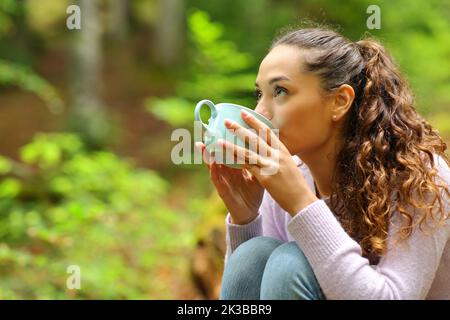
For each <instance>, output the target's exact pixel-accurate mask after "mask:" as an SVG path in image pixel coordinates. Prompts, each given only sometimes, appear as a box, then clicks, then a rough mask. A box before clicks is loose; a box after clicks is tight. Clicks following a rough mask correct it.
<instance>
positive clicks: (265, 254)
mask: <svg viewBox="0 0 450 320" xmlns="http://www.w3.org/2000/svg"><path fill="white" fill-rule="evenodd" d="M282 244H283V242H282V241H281V240H278V239H275V238H271V237H255V238H251V239H249V240H247V241H245V242H243V243H242V244H241V245H239V246H238V247H237V248H236V250H234V252H233V253H232V254H231V256H230V258H229V261H232V260H243V261H247V262H248V261H250V260H252V261H251V262H253V263H252V264H254V263H255V262H256V263H257V262H262V263H264V264H265V263H266V262H267V259H269V257H270V255H271V254H272V252H273V251H274V250H275V249H276V248H277V247H279V246H280V245H282Z"/></svg>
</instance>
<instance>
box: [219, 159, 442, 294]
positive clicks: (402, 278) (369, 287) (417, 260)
mask: <svg viewBox="0 0 450 320" xmlns="http://www.w3.org/2000/svg"><path fill="white" fill-rule="evenodd" d="M293 159H294V160H295V161H296V163H297V164H298V165H299V170H301V172H302V173H303V176H304V177H305V179H306V182H307V183H308V185H309V187H310V188H311V190H312V191H315V185H314V180H313V177H312V175H311V173H310V171H309V169H308V167H307V166H306V164H304V163H303V162H301V161H300V159H299V158H298V157H297V156H293ZM434 160H435V166H436V169H437V170H438V172H439V173H438V175H439V177H440V178H443V179H444V180H445V183H446V184H447V185H450V169H449V167H448V165H447V164H446V163H445V161H444V159H443V158H442V157H440V156H438V155H434ZM439 182H442V181H439ZM441 194H442V200H443V203H444V205H445V208H446V213H448V212H449V211H450V199H449V198H448V197H447V196H446V195H445V193H444V192H443V191H442V192H441ZM421 210H422V209H415V208H410V211H409V212H411V213H413V212H414V213H420V212H422V211H421ZM399 216H400V215H399V214H395V213H394V214H393V216H392V219H391V221H390V222H389V223H390V225H389V232H388V238H387V251H386V253H385V254H384V255H383V256H381V257H380V259H379V261H378V263H377V264H370V262H369V259H367V258H365V257H363V255H362V250H361V246H360V245H359V243H358V242H357V241H355V240H354V239H353V238H352V237H350V236H349V235H348V234H347V233H346V232H345V230H344V228H343V227H342V225H341V224H340V222H339V221H338V218H337V217H336V215H335V214H334V213H333V212H332V211H331V209H330V202H329V198H323V199H318V200H316V201H315V202H313V203H311V204H309V205H308V206H307V207H305V208H303V209H302V210H300V211H299V212H298V213H297V214H296V215H295V216H294V217H292V216H290V215H289V214H288V213H287V212H286V211H284V210H283V209H281V208H280V206H279V205H278V204H277V203H276V202H275V201H274V199H273V198H272V197H271V196H270V194H269V193H268V192H267V191H265V192H264V196H263V200H262V203H261V206H260V208H259V212H258V216H257V217H256V218H255V219H254V220H253V221H251V222H250V223H248V224H246V225H235V224H232V223H231V220H230V214H229V213H228V214H227V216H226V219H225V223H226V244H227V252H226V255H225V264H226V263H227V260H228V257H229V255H230V254H231V253H232V252H233V251H234V250H235V249H236V248H237V247H238V246H239V245H240V244H241V243H243V242H245V241H246V240H248V239H250V238H253V237H257V236H268V237H273V238H277V239H280V240H282V241H284V242H288V241H296V243H297V244H298V246H299V248H300V249H301V250H302V251H303V253H304V254H305V256H306V258H307V259H308V261H309V263H310V264H311V267H312V269H313V271H314V274H315V276H316V278H317V281H318V282H319V285H320V287H321V288H322V291H323V293H324V294H325V296H326V298H327V299H446V300H447V299H450V241H449V237H450V219H449V220H446V222H445V224H444V225H443V226H438V227H437V228H435V229H430V228H425V229H424V231H422V230H420V229H419V228H417V227H415V228H414V229H413V231H412V234H411V236H410V237H409V238H408V239H406V240H404V241H403V242H398V241H392V235H393V234H394V233H395V232H396V231H397V230H398V226H399V225H401V223H402V220H400V218H399ZM419 216H420V215H419V214H415V215H414V218H415V219H416V218H417V217H419ZM414 221H416V220H414ZM427 225H429V226H430V227H433V226H435V225H432V223H431V222H428V224H427ZM433 230H434V231H433Z"/></svg>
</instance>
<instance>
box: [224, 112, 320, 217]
mask: <svg viewBox="0 0 450 320" xmlns="http://www.w3.org/2000/svg"><path fill="white" fill-rule="evenodd" d="M242 119H243V120H244V121H245V122H246V123H247V124H248V125H249V126H250V127H251V128H254V129H255V130H256V134H255V132H253V130H249V129H246V128H244V127H242V126H241V125H239V124H237V123H235V122H233V121H230V120H228V119H227V120H225V125H226V127H227V128H228V129H229V130H230V131H231V132H232V133H233V134H235V135H236V136H238V137H239V138H240V139H242V140H243V141H245V142H247V143H248V145H249V146H250V148H249V149H246V148H242V147H240V146H237V145H235V144H233V143H230V142H228V141H226V140H219V145H220V146H222V147H223V148H224V151H225V152H230V153H231V154H232V155H233V156H234V158H235V160H238V159H239V161H243V162H244V165H243V168H245V169H247V170H248V171H249V172H250V173H251V174H252V175H253V176H254V177H255V178H256V179H257V180H258V181H259V183H260V184H261V186H262V187H264V188H265V189H266V190H267V191H268V192H269V193H270V195H271V196H272V198H273V199H274V200H275V201H276V202H277V203H278V204H279V206H280V207H281V208H283V209H284V210H285V211H286V212H288V213H289V214H290V215H291V216H294V215H295V214H297V213H298V212H299V211H300V210H301V209H303V208H304V207H306V206H307V205H309V204H311V203H312V202H314V201H316V200H318V198H317V197H316V196H315V195H314V193H313V192H312V191H311V189H310V188H309V187H308V185H307V183H306V180H305V178H304V177H303V175H302V174H301V172H300V170H299V169H298V167H297V165H296V163H295V161H294V160H293V159H292V156H291V154H290V153H289V151H288V150H287V148H286V147H285V146H284V144H283V143H282V142H281V141H280V140H279V139H278V137H277V135H275V133H274V132H273V131H272V130H271V129H270V128H269V127H268V126H267V125H265V124H264V123H262V122H261V121H259V120H258V119H256V118H255V117H253V116H251V115H249V114H247V113H245V112H242ZM239 163H242V162H239Z"/></svg>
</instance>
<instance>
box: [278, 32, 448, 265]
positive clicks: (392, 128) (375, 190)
mask: <svg viewBox="0 0 450 320" xmlns="http://www.w3.org/2000/svg"><path fill="white" fill-rule="evenodd" d="M278 45H292V46H296V47H298V48H300V49H302V50H312V51H311V54H306V55H304V58H303V59H304V60H303V65H304V66H305V68H306V71H307V72H312V73H314V74H316V75H318V76H319V78H320V81H321V87H322V89H323V90H324V92H328V93H330V92H332V91H333V90H334V89H336V88H338V87H339V86H341V85H342V84H348V85H350V86H352V88H353V90H354V91H355V98H354V101H353V103H352V105H351V107H350V109H349V112H348V113H347V115H346V118H345V120H344V122H343V125H342V128H341V134H342V138H343V141H344V143H343V147H342V149H341V150H339V152H338V155H337V161H336V167H335V170H334V175H333V180H332V181H333V182H332V191H333V192H332V194H331V196H330V203H331V207H332V210H333V209H334V210H333V211H334V212H335V214H337V216H338V217H337V218H338V219H339V220H340V222H341V224H342V226H343V227H344V229H345V230H346V232H347V233H348V234H349V235H350V236H352V237H353V238H354V239H357V241H358V242H359V244H360V245H361V248H362V253H363V256H366V257H368V258H369V260H371V261H372V262H373V261H374V257H375V258H376V259H379V258H380V256H381V255H383V254H384V253H385V251H386V247H387V246H386V239H387V236H388V229H389V221H391V218H392V214H393V213H394V212H397V213H398V214H399V215H400V216H401V218H402V219H401V221H402V222H404V223H402V224H401V226H402V228H401V229H399V235H400V240H403V239H406V238H408V237H409V236H410V235H411V232H412V230H413V228H414V227H415V225H417V224H419V227H420V229H422V224H423V223H424V221H425V220H426V219H427V218H428V217H432V219H433V220H434V221H437V222H438V225H440V224H442V223H443V222H444V221H445V220H446V219H447V218H448V217H449V213H448V212H445V209H444V205H443V203H442V196H441V194H440V190H439V188H443V189H444V190H445V192H446V194H447V196H449V195H450V193H449V189H448V186H446V185H445V184H439V183H438V182H437V181H435V180H434V179H435V177H437V175H438V172H437V169H436V168H435V163H434V156H433V155H439V156H441V157H442V158H443V159H445V161H446V163H447V164H448V165H449V166H450V159H449V156H448V155H447V154H446V152H445V150H446V149H447V146H446V144H445V142H444V141H443V140H442V138H441V137H440V136H439V133H438V131H437V130H435V129H433V127H432V126H431V125H430V124H429V123H428V122H427V121H426V120H425V119H424V118H423V117H422V116H421V115H419V114H418V112H417V111H416V109H415V107H414V96H413V94H412V92H411V90H410V88H409V86H408V84H407V81H406V80H405V79H404V77H402V75H401V74H400V72H399V70H398V68H397V66H396V65H395V63H394V61H393V59H392V57H391V56H390V55H389V54H388V52H387V51H386V49H385V48H384V47H383V46H382V45H381V44H380V43H379V42H378V41H377V40H375V39H371V38H366V39H363V40H360V41H358V42H352V41H350V40H349V39H347V38H345V37H344V36H342V35H340V34H339V33H337V32H335V31H333V30H330V29H326V28H305V29H297V30H289V31H288V32H285V33H284V34H281V35H280V36H278V37H277V38H275V40H274V42H273V43H272V46H271V47H270V49H272V48H274V47H276V46H278ZM427 196H434V197H432V198H428V197H427ZM436 202H438V203H439V206H440V207H439V208H440V210H439V211H438V212H439V213H440V214H439V215H438V216H436V215H435V214H434V213H433V208H435V203H436ZM338 204H339V206H342V207H340V208H341V209H342V210H337V209H338ZM409 205H410V206H412V207H413V208H421V209H425V211H423V214H421V215H419V216H417V215H414V213H413V211H412V210H409V209H408V206H409Z"/></svg>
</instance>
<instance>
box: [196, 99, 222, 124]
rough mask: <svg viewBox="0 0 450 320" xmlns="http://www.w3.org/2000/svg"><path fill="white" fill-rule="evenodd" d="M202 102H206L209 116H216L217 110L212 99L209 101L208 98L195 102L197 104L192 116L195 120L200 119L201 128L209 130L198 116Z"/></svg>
mask: <svg viewBox="0 0 450 320" xmlns="http://www.w3.org/2000/svg"><path fill="white" fill-rule="evenodd" d="M204 104H206V105H207V106H208V107H209V108H210V109H211V118H215V117H216V116H217V110H216V106H215V105H214V103H213V102H212V101H209V100H202V101H200V102H199V103H197V105H196V106H195V111H194V118H195V120H196V121H200V123H201V124H202V127H203V129H205V130H206V131H209V130H208V127H207V126H206V124H205V123H204V122H203V121H202V118H201V117H200V109H201V108H202V106H203V105H204Z"/></svg>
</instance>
